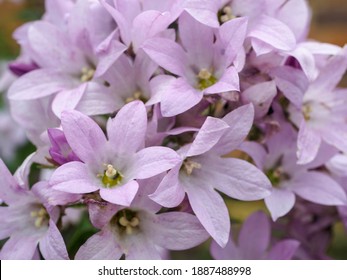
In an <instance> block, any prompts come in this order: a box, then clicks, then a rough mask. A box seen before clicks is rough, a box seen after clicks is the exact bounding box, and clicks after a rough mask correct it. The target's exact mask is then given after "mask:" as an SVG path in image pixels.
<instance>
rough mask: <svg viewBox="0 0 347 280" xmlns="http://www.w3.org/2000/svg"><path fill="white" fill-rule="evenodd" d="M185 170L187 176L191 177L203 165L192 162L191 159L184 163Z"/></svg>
mask: <svg viewBox="0 0 347 280" xmlns="http://www.w3.org/2000/svg"><path fill="white" fill-rule="evenodd" d="M183 168H184V170H185V172H186V173H187V175H191V174H192V173H193V170H194V169H195V168H197V169H200V168H201V164H200V163H198V162H195V161H192V160H190V159H186V160H185V161H184V162H183Z"/></svg>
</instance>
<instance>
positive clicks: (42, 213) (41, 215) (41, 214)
mask: <svg viewBox="0 0 347 280" xmlns="http://www.w3.org/2000/svg"><path fill="white" fill-rule="evenodd" d="M30 216H31V217H33V218H36V219H35V221H34V225H35V227H37V228H40V227H41V226H42V225H43V223H44V222H45V221H46V220H47V216H48V214H47V211H46V209H44V208H43V207H41V208H40V210H38V211H32V212H30Z"/></svg>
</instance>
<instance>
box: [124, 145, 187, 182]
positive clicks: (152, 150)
mask: <svg viewBox="0 0 347 280" xmlns="http://www.w3.org/2000/svg"><path fill="white" fill-rule="evenodd" d="M180 161H181V157H180V156H179V155H178V154H177V153H176V152H175V151H174V150H172V149H170V148H166V147H148V148H145V149H142V150H141V151H139V152H138V153H136V155H135V157H134V163H133V165H132V166H131V167H130V168H131V174H129V175H128V176H129V177H130V178H136V179H146V178H149V177H152V176H155V175H158V174H160V173H162V172H164V171H166V170H168V169H170V168H172V167H174V166H175V165H176V164H178V163H179V162H180Z"/></svg>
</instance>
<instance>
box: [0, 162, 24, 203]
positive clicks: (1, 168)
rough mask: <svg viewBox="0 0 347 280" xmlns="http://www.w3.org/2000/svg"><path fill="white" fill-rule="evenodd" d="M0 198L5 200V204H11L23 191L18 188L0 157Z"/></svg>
mask: <svg viewBox="0 0 347 280" xmlns="http://www.w3.org/2000/svg"><path fill="white" fill-rule="evenodd" d="M0 178H1V184H0V199H1V200H3V201H5V202H6V204H8V205H9V204H12V203H13V202H16V201H17V200H18V198H19V197H20V196H21V193H23V191H21V190H20V187H19V186H18V184H17V182H16V180H15V179H14V178H13V176H12V174H11V173H10V171H9V170H8V168H7V167H6V165H5V163H4V162H3V161H2V159H1V158H0Z"/></svg>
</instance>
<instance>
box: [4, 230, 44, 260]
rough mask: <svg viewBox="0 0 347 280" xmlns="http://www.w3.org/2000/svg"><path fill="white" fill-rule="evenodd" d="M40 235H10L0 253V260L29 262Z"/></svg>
mask: <svg viewBox="0 0 347 280" xmlns="http://www.w3.org/2000/svg"><path fill="white" fill-rule="evenodd" d="M40 237H41V236H40V235H38V234H34V235H20V234H16V235H12V236H11V237H10V239H9V240H7V242H6V243H5V245H4V246H3V247H2V249H1V251H0V259H1V260H31V259H32V258H33V256H34V254H35V250H36V248H37V244H38V242H39V240H40Z"/></svg>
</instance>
